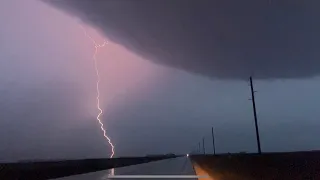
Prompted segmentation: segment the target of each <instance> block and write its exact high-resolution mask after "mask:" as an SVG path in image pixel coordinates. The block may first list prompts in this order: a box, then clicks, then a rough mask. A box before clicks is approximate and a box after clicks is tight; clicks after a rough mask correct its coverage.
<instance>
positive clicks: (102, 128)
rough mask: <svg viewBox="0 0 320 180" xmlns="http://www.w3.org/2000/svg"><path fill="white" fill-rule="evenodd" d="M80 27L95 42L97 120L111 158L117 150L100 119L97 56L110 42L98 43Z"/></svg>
mask: <svg viewBox="0 0 320 180" xmlns="http://www.w3.org/2000/svg"><path fill="white" fill-rule="evenodd" d="M80 27H81V28H82V30H83V32H84V34H85V36H86V37H87V38H88V39H89V40H90V41H91V42H92V43H93V45H94V52H93V56H92V59H93V60H94V67H95V71H96V76H97V82H96V91H97V109H98V110H99V113H98V115H97V121H98V122H99V124H100V128H101V130H102V132H103V136H104V137H105V138H106V140H107V141H108V143H109V145H110V146H111V151H112V153H111V155H110V158H112V157H113V156H114V152H115V151H114V145H113V144H112V141H111V139H110V137H109V136H108V135H107V132H106V130H105V128H104V125H103V123H102V121H101V119H100V117H101V116H102V114H103V111H102V109H101V107H100V88H99V85H100V73H99V68H98V60H97V58H96V56H97V53H98V50H99V49H100V48H103V47H105V46H106V45H107V44H108V42H107V41H106V40H104V41H103V43H102V44H98V43H97V42H96V41H95V40H94V39H93V38H92V37H91V36H90V35H89V34H88V33H87V31H86V29H85V28H84V27H83V26H82V25H80ZM112 174H114V171H113V169H112Z"/></svg>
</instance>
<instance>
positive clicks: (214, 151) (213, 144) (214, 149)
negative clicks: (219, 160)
mask: <svg viewBox="0 0 320 180" xmlns="http://www.w3.org/2000/svg"><path fill="white" fill-rule="evenodd" d="M211 135H212V147H213V154H214V155H215V154H216V146H215V143H214V134H213V127H212V128H211Z"/></svg>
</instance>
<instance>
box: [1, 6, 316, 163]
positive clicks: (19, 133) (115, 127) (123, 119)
mask: <svg viewBox="0 0 320 180" xmlns="http://www.w3.org/2000/svg"><path fill="white" fill-rule="evenodd" d="M79 23H80V21H79V20H78V19H76V18H74V17H71V16H68V15H66V14H64V13H62V12H61V11H59V10H57V9H54V8H53V7H50V6H49V5H47V4H43V3H41V2H40V1H37V0H28V1H25V0H2V1H0V25H1V28H0V92H2V93H1V94H0V127H1V130H0V144H1V146H0V160H1V161H13V160H19V159H30V158H85V157H108V156H109V153H110V151H109V146H108V145H107V143H106V141H105V139H104V138H103V136H102V132H101V131H100V129H99V125H98V123H97V122H96V120H95V116H96V114H97V110H96V107H95V105H96V102H95V96H96V94H95V93H96V91H95V81H96V76H95V71H94V64H93V60H92V53H93V50H94V47H93V45H92V44H91V42H90V41H89V40H88V39H87V38H86V37H85V36H84V34H83V32H82V30H81V29H80V28H79ZM84 26H85V27H86V28H87V29H88V32H89V33H90V34H91V35H92V36H93V37H94V38H95V39H96V40H97V41H99V42H102V41H103V39H104V38H106V39H108V37H103V36H102V35H101V34H99V33H98V32H97V31H95V30H94V29H92V28H90V27H89V26H88V25H84ZM109 42H110V44H109V45H107V46H106V47H105V48H104V49H101V51H100V52H99V54H98V59H99V69H100V72H101V107H102V108H103V110H104V112H105V113H104V115H103V117H102V119H103V122H104V123H105V126H106V129H107V132H108V134H109V135H110V136H111V138H112V140H113V142H114V143H115V145H116V156H125V155H145V154H154V153H168V152H175V153H185V152H188V151H190V150H191V148H193V147H196V146H197V143H198V142H199V141H201V138H202V137H203V136H205V138H206V140H207V141H206V143H207V149H208V150H211V144H210V141H209V138H210V128H211V127H212V126H214V127H215V132H216V138H217V151H218V152H228V151H230V152H238V151H255V150H256V147H255V137H254V129H253V128H254V124H253V116H252V108H251V102H250V101H249V100H248V99H249V98H250V91H249V90H250V89H249V86H248V83H247V82H245V81H222V80H210V79H208V78H206V77H202V76H199V75H194V74H191V73H187V72H185V71H181V70H176V69H173V68H168V67H163V66H160V65H156V64H153V63H151V62H150V61H148V60H147V59H144V58H142V57H140V56H139V55H137V54H135V53H134V52H131V51H130V50H127V49H126V48H124V47H123V46H122V45H120V44H116V43H114V42H112V41H109ZM255 85H256V89H257V91H258V92H257V97H256V100H257V108H258V118H259V124H260V129H261V143H262V149H263V150H265V151H285V150H288V151H293V150H311V149H318V148H319V147H320V145H319V143H318V140H317V136H318V135H319V133H318V129H319V127H320V123H319V122H318V118H319V115H320V112H319V111H318V107H319V105H320V104H319V102H320V97H319V96H318V92H319V91H320V86H319V78H317V77H316V78H310V79H300V80H295V79H291V80H273V81H256V83H255Z"/></svg>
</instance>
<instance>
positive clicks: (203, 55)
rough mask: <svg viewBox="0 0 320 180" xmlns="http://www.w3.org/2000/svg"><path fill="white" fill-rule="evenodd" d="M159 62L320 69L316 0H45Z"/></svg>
mask: <svg viewBox="0 0 320 180" xmlns="http://www.w3.org/2000/svg"><path fill="white" fill-rule="evenodd" d="M44 1H46V2H49V3H50V4H53V5H55V6H56V7H59V8H61V9H63V10H65V11H66V12H68V13H70V14H72V15H75V16H77V17H78V18H80V19H81V20H83V21H85V22H86V23H89V24H90V25H92V26H94V27H96V28H98V29H99V30H101V31H102V32H103V33H104V34H105V35H106V36H107V37H108V38H110V39H111V40H112V41H115V42H116V43H119V44H122V45H123V46H125V47H126V48H128V49H130V50H132V51H133V52H135V53H137V54H139V55H140V56H143V57H144V58H146V59H149V60H151V61H153V62H155V63H157V64H162V65H167V66H170V67H174V68H178V69H182V70H186V71H188V72H192V73H197V74H200V75H204V76H207V77H210V78H222V79H225V78H227V79H243V78H248V76H250V75H254V76H255V78H259V79H268V78H308V77H312V76H317V75H319V73H320V68H319V65H320V61H319V60H318V59H319V57H320V51H318V49H319V47H320V36H319V34H318V33H319V32H320V24H319V23H318V19H319V18H320V11H319V7H320V2H319V1H316V0H310V1H301V0H280V1H272V0H263V1H256V0H243V1H238V0H170V1H169V0H152V1H150V0H44Z"/></svg>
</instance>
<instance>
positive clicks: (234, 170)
mask: <svg viewBox="0 0 320 180" xmlns="http://www.w3.org/2000/svg"><path fill="white" fill-rule="evenodd" d="M191 161H192V164H193V166H194V167H195V168H196V167H197V168H198V169H200V170H199V171H198V172H205V173H207V174H208V175H209V176H210V177H211V178H212V179H214V180H253V179H254V180H262V179H263V180H320V151H307V152H290V153H263V154H261V155H259V154H226V155H215V156H214V155H194V156H191Z"/></svg>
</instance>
